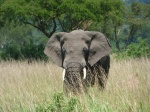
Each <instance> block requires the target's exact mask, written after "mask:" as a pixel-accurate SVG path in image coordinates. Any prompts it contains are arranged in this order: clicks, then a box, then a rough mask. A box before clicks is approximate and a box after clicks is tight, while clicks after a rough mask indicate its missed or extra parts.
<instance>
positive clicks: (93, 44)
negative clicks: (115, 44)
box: [44, 30, 111, 94]
mask: <svg viewBox="0 0 150 112" xmlns="http://www.w3.org/2000/svg"><path fill="white" fill-rule="evenodd" d="M110 50H111V46H110V44H109V42H108V39H107V38H106V37H105V36H104V34H102V33H101V32H98V31H84V30H73V31H71V32H68V33H67V32H58V33H55V34H53V35H52V36H51V38H50V39H49V41H48V43H47V44H46V46H45V49H44V53H45V54H46V55H47V56H48V57H50V58H51V59H52V60H53V62H54V63H55V64H56V65H57V66H59V67H62V68H63V73H62V77H63V91H64V92H65V93H73V94H77V93H85V92H87V87H89V86H90V87H92V86H93V85H94V84H95V79H97V82H98V85H99V88H100V89H104V88H105V86H106V81H107V78H108V73H109V68H110V56H109V54H110ZM96 76H97V78H96Z"/></svg>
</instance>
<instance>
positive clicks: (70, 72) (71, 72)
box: [63, 63, 86, 93]
mask: <svg viewBox="0 0 150 112" xmlns="http://www.w3.org/2000/svg"><path fill="white" fill-rule="evenodd" d="M84 78H86V69H85V68H84V69H83V67H81V65H80V64H79V63H69V64H68V65H67V69H66V70H64V71H63V79H64V86H65V87H64V89H65V91H66V92H69V91H71V92H73V93H79V92H83V91H84V87H83V80H82V79H84Z"/></svg>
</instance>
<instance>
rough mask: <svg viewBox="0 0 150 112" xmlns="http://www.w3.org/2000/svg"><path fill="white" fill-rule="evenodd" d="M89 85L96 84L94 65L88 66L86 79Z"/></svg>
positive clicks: (86, 83)
mask: <svg viewBox="0 0 150 112" xmlns="http://www.w3.org/2000/svg"><path fill="white" fill-rule="evenodd" d="M84 82H85V85H86V86H87V87H93V86H94V84H95V74H94V73H93V67H90V66H88V67H87V77H86V80H85V81H84Z"/></svg>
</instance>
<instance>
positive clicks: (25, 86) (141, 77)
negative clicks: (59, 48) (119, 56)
mask: <svg viewBox="0 0 150 112" xmlns="http://www.w3.org/2000/svg"><path fill="white" fill-rule="evenodd" d="M62 91H63V90H62V69H61V68H59V67H57V66H55V65H54V64H51V63H44V62H33V63H29V64H28V62H27V61H11V62H10V61H1V62H0V112H22V111H27V112H28V111H29V112H34V111H36V108H37V106H38V104H42V103H43V104H44V103H45V102H46V101H47V100H48V101H52V100H53V94H54V93H56V92H62ZM78 100H79V101H80V106H81V109H80V110H81V111H83V112H99V111H100V108H103V110H105V111H106V112H107V111H113V112H138V111H139V112H150V59H147V58H146V59H145V58H142V59H130V60H121V61H117V60H115V59H112V60H111V68H110V74H109V79H108V82H107V87H106V90H105V91H99V90H98V89H97V85H95V86H94V87H93V88H89V92H88V95H81V96H79V97H78ZM76 108H78V107H76ZM75 111H78V109H76V110H75Z"/></svg>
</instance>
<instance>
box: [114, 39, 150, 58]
mask: <svg viewBox="0 0 150 112" xmlns="http://www.w3.org/2000/svg"><path fill="white" fill-rule="evenodd" d="M129 57H133V58H139V57H150V44H149V39H147V38H146V39H142V38H141V37H139V38H137V42H136V43H131V44H130V45H128V46H127V48H126V50H125V51H123V52H122V53H120V54H119V55H118V56H117V58H129Z"/></svg>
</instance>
